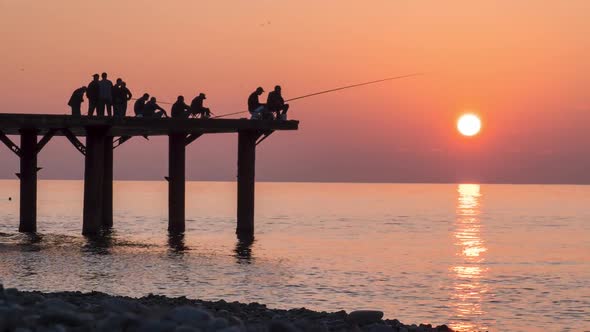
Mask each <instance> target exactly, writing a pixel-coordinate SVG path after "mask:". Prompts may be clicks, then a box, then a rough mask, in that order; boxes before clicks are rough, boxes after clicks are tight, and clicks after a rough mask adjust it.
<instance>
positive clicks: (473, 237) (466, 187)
mask: <svg viewBox="0 0 590 332" xmlns="http://www.w3.org/2000/svg"><path fill="white" fill-rule="evenodd" d="M457 191H458V194H459V196H458V200H457V210H456V219H455V231H454V233H453V236H454V245H455V247H456V249H457V252H456V255H457V257H456V258H457V263H456V264H455V265H454V266H453V267H451V273H452V274H453V277H454V280H455V282H454V285H453V296H452V298H453V303H452V304H451V305H452V306H453V307H454V310H455V311H454V317H453V318H452V324H451V325H452V327H453V329H455V330H457V331H473V330H486V329H488V327H487V326H486V325H485V324H484V323H482V322H481V321H480V320H481V318H483V317H484V316H485V310H484V308H483V306H482V304H483V303H484V301H485V299H486V294H488V293H489V288H488V286H487V285H485V284H483V283H482V282H481V279H482V278H484V277H485V276H486V275H487V273H488V268H487V267H486V266H485V265H483V263H484V262H485V253H486V251H487V248H486V246H485V242H484V240H483V238H482V236H481V233H482V224H481V220H480V217H479V216H480V213H481V205H480V199H481V193H480V186H479V185H477V184H460V185H459V186H458V188H457Z"/></svg>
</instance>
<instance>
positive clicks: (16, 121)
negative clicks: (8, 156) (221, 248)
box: [0, 114, 299, 238]
mask: <svg viewBox="0 0 590 332" xmlns="http://www.w3.org/2000/svg"><path fill="white" fill-rule="evenodd" d="M298 126H299V122H298V121H293V120H291V121H273V120H248V119H154V118H134V117H125V118H107V117H87V116H82V117H73V116H69V115H47V114H0V141H2V143H4V145H6V146H7V147H8V148H9V149H10V150H11V151H12V152H13V153H15V154H16V155H17V156H18V157H19V158H20V172H19V173H17V176H18V178H19V179H20V224H19V231H20V232H36V230H37V172H38V171H39V168H38V167H37V154H38V153H39V152H41V150H42V149H43V147H44V146H45V145H46V144H47V143H48V142H49V141H50V140H51V138H53V137H54V136H64V137H66V138H67V139H68V140H69V141H70V142H71V143H72V144H73V146H74V147H75V148H76V149H77V150H78V151H80V153H82V154H83V155H84V157H85V164H84V211H83V225H82V234H84V235H89V236H92V235H97V234H99V233H100V232H101V231H102V230H104V229H109V228H111V227H113V162H114V158H113V150H114V149H115V148H116V147H118V146H119V145H121V144H123V143H125V142H126V141H128V140H129V139H131V138H132V137H134V136H164V135H166V136H168V139H169V145H168V147H169V148H168V176H167V179H168V230H169V231H170V232H171V233H181V232H184V230H185V155H186V146H187V145H189V144H191V143H192V142H194V141H195V140H196V139H198V138H199V137H201V136H202V135H205V134H223V133H237V134H238V181H237V182H238V190H237V192H238V195H237V196H238V197H237V227H236V233H237V234H238V236H240V237H244V238H248V237H253V236H254V184H255V166H256V165H255V163H256V145H257V144H258V143H260V142H261V141H262V140H264V139H266V138H267V137H268V136H269V135H270V134H272V133H273V132H275V131H279V130H297V129H298ZM10 135H18V136H20V146H18V145H16V144H14V143H13V142H12V140H11V139H10V138H9V136H10ZM39 137H41V139H38V138H39ZM78 137H85V138H86V142H85V143H82V142H81V141H80V140H79V139H78Z"/></svg>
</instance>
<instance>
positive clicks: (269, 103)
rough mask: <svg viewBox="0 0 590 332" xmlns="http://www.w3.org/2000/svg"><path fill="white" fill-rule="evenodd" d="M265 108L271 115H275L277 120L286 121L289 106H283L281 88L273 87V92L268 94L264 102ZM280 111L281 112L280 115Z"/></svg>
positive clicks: (278, 86)
mask: <svg viewBox="0 0 590 332" xmlns="http://www.w3.org/2000/svg"><path fill="white" fill-rule="evenodd" d="M266 107H267V108H268V110H269V111H270V112H272V113H276V114H277V115H276V119H277V120H286V119H287V110H289V104H285V100H284V99H283V96H282V95H281V86H280V85H277V86H275V89H274V91H271V92H270V93H269V94H268V99H267V100H266ZM281 111H283V112H282V113H281Z"/></svg>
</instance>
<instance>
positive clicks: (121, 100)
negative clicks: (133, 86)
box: [113, 78, 133, 118]
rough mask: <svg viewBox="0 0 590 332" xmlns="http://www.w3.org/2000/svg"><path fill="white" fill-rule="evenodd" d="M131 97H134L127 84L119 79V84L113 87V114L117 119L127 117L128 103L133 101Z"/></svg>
mask: <svg viewBox="0 0 590 332" xmlns="http://www.w3.org/2000/svg"><path fill="white" fill-rule="evenodd" d="M131 97H133V95H132V94H131V91H129V89H127V83H125V82H123V80H121V79H120V78H118V79H117V84H115V86H114V87H113V112H114V115H115V117H121V118H124V117H125V115H126V113H127V102H128V101H129V100H131Z"/></svg>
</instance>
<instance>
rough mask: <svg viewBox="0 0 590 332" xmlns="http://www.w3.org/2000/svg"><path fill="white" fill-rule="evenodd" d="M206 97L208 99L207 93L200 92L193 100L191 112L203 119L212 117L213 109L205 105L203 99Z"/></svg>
mask: <svg viewBox="0 0 590 332" xmlns="http://www.w3.org/2000/svg"><path fill="white" fill-rule="evenodd" d="M205 99H207V97H206V96H205V94H204V93H199V95H198V96H196V97H195V99H193V101H192V102H191V114H192V115H193V116H194V117H197V115H199V116H200V117H201V119H209V118H210V117H211V111H209V109H208V108H207V107H204V106H203V101H204V100H205Z"/></svg>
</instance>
